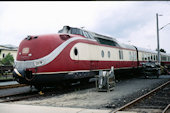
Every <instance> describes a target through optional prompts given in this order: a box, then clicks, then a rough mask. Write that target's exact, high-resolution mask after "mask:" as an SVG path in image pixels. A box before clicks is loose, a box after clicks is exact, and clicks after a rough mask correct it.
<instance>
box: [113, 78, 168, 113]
mask: <svg viewBox="0 0 170 113" xmlns="http://www.w3.org/2000/svg"><path fill="white" fill-rule="evenodd" d="M168 84H170V81H168V82H166V83H164V84H162V85H161V86H159V87H157V88H155V89H153V90H152V91H150V92H148V93H146V94H144V95H142V96H140V97H139V98H137V99H135V100H133V101H131V102H129V103H127V104H125V105H124V106H122V107H120V108H118V109H116V110H112V111H111V112H110V113H116V112H118V111H122V110H124V109H126V108H128V107H130V106H132V105H134V104H135V103H137V102H139V101H140V100H142V99H144V98H146V97H148V96H149V95H151V94H153V93H154V92H156V91H158V90H160V89H161V88H163V87H165V86H166V85H168ZM167 107H168V106H167ZM168 108H169V107H168Z"/></svg>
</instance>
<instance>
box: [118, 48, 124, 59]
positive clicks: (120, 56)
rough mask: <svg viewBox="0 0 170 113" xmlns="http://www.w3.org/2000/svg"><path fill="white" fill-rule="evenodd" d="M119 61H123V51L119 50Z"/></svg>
mask: <svg viewBox="0 0 170 113" xmlns="http://www.w3.org/2000/svg"><path fill="white" fill-rule="evenodd" d="M119 59H123V51H122V50H119Z"/></svg>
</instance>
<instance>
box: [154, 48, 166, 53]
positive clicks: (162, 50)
mask: <svg viewBox="0 0 170 113" xmlns="http://www.w3.org/2000/svg"><path fill="white" fill-rule="evenodd" d="M156 51H158V49H156ZM159 51H160V52H163V53H166V51H165V50H164V49H162V48H161V49H160V50H159Z"/></svg>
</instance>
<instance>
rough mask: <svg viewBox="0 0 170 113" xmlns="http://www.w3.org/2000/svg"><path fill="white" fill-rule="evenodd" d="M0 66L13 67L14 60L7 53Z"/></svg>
mask: <svg viewBox="0 0 170 113" xmlns="http://www.w3.org/2000/svg"><path fill="white" fill-rule="evenodd" d="M0 64H2V65H13V64H14V58H13V56H12V55H11V54H10V53H8V54H7V55H6V56H5V58H3V59H2V60H1V61H0Z"/></svg>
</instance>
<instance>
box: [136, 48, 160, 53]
mask: <svg viewBox="0 0 170 113" xmlns="http://www.w3.org/2000/svg"><path fill="white" fill-rule="evenodd" d="M137 48H138V51H143V52H148V53H155V54H156V53H157V51H154V50H150V49H146V48H141V47H137Z"/></svg>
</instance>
